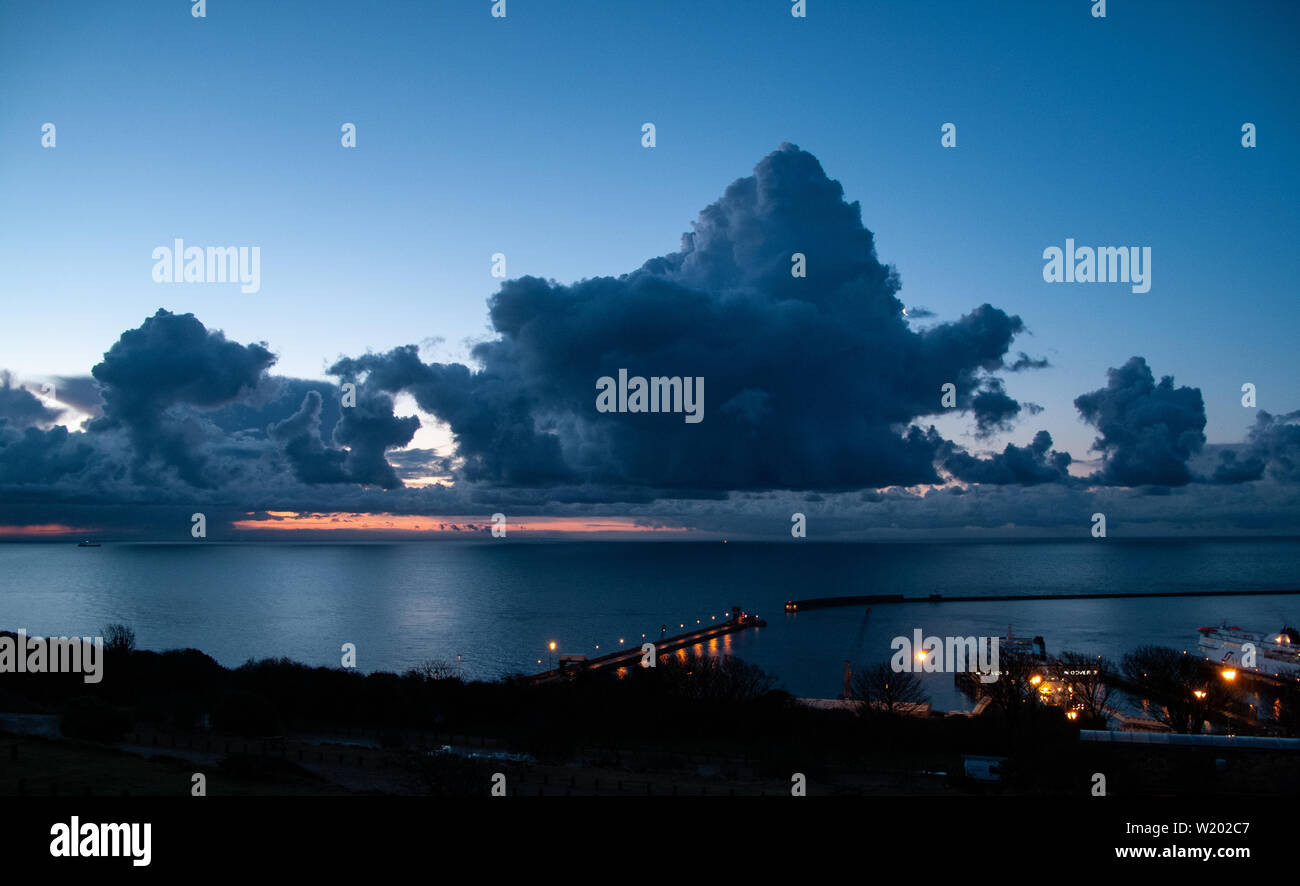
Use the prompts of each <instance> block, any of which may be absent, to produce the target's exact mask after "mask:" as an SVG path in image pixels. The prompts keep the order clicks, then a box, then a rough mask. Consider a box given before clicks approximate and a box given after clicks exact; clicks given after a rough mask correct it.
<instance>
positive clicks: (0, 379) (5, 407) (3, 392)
mask: <svg viewBox="0 0 1300 886" xmlns="http://www.w3.org/2000/svg"><path fill="white" fill-rule="evenodd" d="M62 413H63V410H61V409H51V408H50V407H48V406H46V405H45V404H44V403H42V402H41V400H40V398H38V397H37V396H36V395H35V394H33V393H32V392H31V391H29V390H27V389H26V388H24V387H22V386H18V385H14V383H13V377H12V376H11V375H10V374H9V373H8V372H2V371H0V419H4V420H6V421H8V422H9V423H10V424H12V425H14V426H15V427H20V428H25V427H31V426H35V425H40V426H42V427H44V426H46V425H49V424H51V423H53V422H54V421H55V420H56V419H58V417H59V416H60V415H61V414H62Z"/></svg>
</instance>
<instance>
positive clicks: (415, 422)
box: [308, 387, 420, 489]
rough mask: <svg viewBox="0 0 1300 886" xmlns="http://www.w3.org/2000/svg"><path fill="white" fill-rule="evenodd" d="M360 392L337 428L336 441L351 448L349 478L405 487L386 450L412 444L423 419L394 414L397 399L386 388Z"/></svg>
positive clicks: (354, 480) (387, 485)
mask: <svg viewBox="0 0 1300 886" xmlns="http://www.w3.org/2000/svg"><path fill="white" fill-rule="evenodd" d="M356 394H357V402H356V405H355V406H349V407H346V408H344V409H343V417H342V418H341V419H339V423H338V426H337V427H335V429H334V441H335V442H336V443H339V444H340V445H342V446H345V447H347V449H348V453H347V457H346V459H345V461H344V469H345V470H346V471H347V477H348V479H350V480H352V481H353V482H356V483H365V484H374V485H376V486H380V487H383V488H384V489H393V488H395V487H397V486H401V485H402V481H401V480H400V479H398V477H397V472H396V471H394V470H393V466H392V465H390V464H389V463H388V462H387V460H385V458H384V453H385V452H386V451H387V450H389V449H393V448H396V447H400V446H405V445H406V444H407V443H410V442H411V438H412V437H414V436H415V432H416V431H417V430H418V429H419V427H420V420H419V419H418V418H416V417H415V416H413V415H410V416H406V417H404V418H399V417H398V416H396V415H394V414H393V398H392V397H390V396H389V395H388V394H385V393H383V392H382V391H374V390H372V389H370V388H369V387H361V388H358V389H357V392H356ZM308 396H310V395H308ZM317 408H318V409H319V404H317Z"/></svg>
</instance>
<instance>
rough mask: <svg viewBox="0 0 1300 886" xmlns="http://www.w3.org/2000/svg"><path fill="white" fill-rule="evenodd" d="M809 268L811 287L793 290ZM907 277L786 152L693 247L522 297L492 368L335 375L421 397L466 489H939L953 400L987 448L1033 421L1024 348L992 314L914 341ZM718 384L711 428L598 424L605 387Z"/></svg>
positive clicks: (678, 420)
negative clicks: (940, 419) (1023, 378)
mask: <svg viewBox="0 0 1300 886" xmlns="http://www.w3.org/2000/svg"><path fill="white" fill-rule="evenodd" d="M796 253H800V254H802V255H803V256H804V257H805V259H806V268H807V277H806V278H800V277H795V276H793V275H792V273H791V268H792V256H793V255H795V254H796ZM900 285H901V284H900V282H899V277H898V275H897V273H895V271H894V270H893V269H892V268H891V267H889V266H888V265H885V264H883V263H881V261H880V260H879V259H878V258H877V255H876V250H875V243H874V238H873V236H872V233H871V232H870V231H869V230H867V229H866V228H865V227H863V225H862V220H861V211H860V207H859V206H858V204H857V203H848V202H846V201H845V200H844V193H843V189H842V188H841V186H840V185H839V183H838V182H835V181H833V180H831V179H830V178H828V177H827V176H826V174H825V172H824V171H823V170H822V168H821V165H820V164H819V163H818V162H817V160H816V158H815V157H813V156H812V155H811V154H808V153H807V152H804V151H801V150H799V149H798V148H797V147H795V146H793V145H789V144H786V145H782V146H781V148H780V149H779V150H777V151H776V152H774V153H772V154H770V155H769V156H767V157H766V158H764V159H763V160H762V161H761V162H760V163H759V164H758V165H757V167H755V170H754V174H753V175H752V176H749V177H746V178H742V179H739V180H737V181H735V182H734V183H732V185H731V186H730V187H728V188H727V189H726V191H725V193H724V194H723V196H722V197H721V199H719V200H718V201H717V202H716V203H714V204H712V205H711V206H709V207H707V208H706V209H705V210H704V211H703V212H701V214H700V217H699V220H698V221H697V222H696V223H695V226H694V230H693V231H692V232H691V233H688V234H686V235H684V236H683V238H682V247H681V249H680V250H679V251H677V252H674V253H672V254H670V255H665V256H661V257H659V258H655V259H651V260H650V261H647V262H646V263H645V264H644V265H643V266H642V267H641V268H640V269H638V270H636V271H633V272H631V273H628V274H625V275H623V276H621V277H617V278H614V277H602V278H596V279H590V280H582V281H579V282H577V283H574V284H571V285H563V284H559V283H555V282H553V281H547V280H541V279H538V278H535V277H523V278H520V279H516V280H511V281H508V282H506V283H505V284H503V285H502V287H501V289H500V291H499V292H497V293H496V294H495V295H494V296H492V298H491V299H490V300H489V317H490V319H491V323H492V328H493V330H494V331H495V332H496V334H497V337H496V338H495V339H492V340H490V341H486V342H483V343H481V344H479V345H477V346H476V347H475V348H474V350H473V357H474V359H475V361H476V362H477V364H478V367H477V368H473V369H471V368H470V367H467V366H464V365H461V364H424V363H422V362H421V361H420V359H419V357H418V353H417V349H416V347H415V346H413V345H412V346H407V347H404V348H398V349H395V350H393V351H390V352H388V353H385V354H368V355H365V356H362V357H357V358H350V359H344V360H341V361H339V362H338V363H337V364H336V365H335V366H334V367H333V368H332V369H331V372H333V373H334V374H336V375H338V376H340V377H341V378H345V379H348V380H358V379H364V385H365V387H366V388H367V389H370V390H378V391H384V392H388V393H396V392H398V391H403V390H405V391H409V392H410V393H411V394H413V395H414V396H415V399H416V402H417V403H418V404H419V405H420V407H421V409H423V410H425V411H427V412H429V413H432V414H434V415H436V416H438V417H439V418H440V419H442V420H443V421H446V422H447V423H448V424H449V425H450V427H451V430H452V432H453V434H454V435H455V439H456V444H457V452H458V455H459V456H460V457H461V458H463V459H464V460H465V462H464V464H465V472H466V476H467V477H468V478H469V479H471V480H474V481H479V482H487V483H493V484H500V485H515V486H528V485H539V484H555V483H578V484H597V485H604V486H611V487H627V486H633V487H645V488H652V489H674V490H688V491H689V490H698V491H700V492H701V493H705V492H716V491H718V490H745V489H768V488H787V489H818V490H834V489H850V488H861V487H867V486H871V487H881V486H890V485H914V484H922V483H933V482H938V481H939V477H938V475H937V473H936V472H935V469H934V460H935V456H936V453H937V452H938V449H939V447H940V446H941V444H942V442H943V441H942V439H941V438H940V437H939V436H938V435H937V434H936V433H935V432H934V431H933V430H932V429H929V428H927V427H926V426H925V423H924V421H923V420H924V419H925V417H927V416H930V415H934V414H938V413H939V412H941V410H942V407H941V405H940V392H941V387H942V386H943V385H944V384H945V383H948V382H951V383H953V384H955V385H956V386H957V400H958V407H959V408H961V409H967V410H970V411H971V412H972V413H973V414H974V415H975V417H976V420H977V422H978V423H979V425H980V427H981V428H982V429H988V428H991V427H993V426H1005V423H1006V422H1008V421H1009V420H1010V419H1011V418H1012V417H1014V416H1015V415H1016V414H1017V413H1018V412H1019V411H1020V408H1021V407H1020V404H1018V403H1017V402H1016V401H1015V400H1013V399H1012V398H1011V397H1009V396H1008V395H1007V394H1006V393H1005V391H1004V389H1003V388H1002V386H1001V384H1000V383H999V382H998V381H997V380H996V379H995V377H993V376H992V375H991V374H992V373H993V372H996V371H998V370H1001V369H1004V368H1007V366H1006V364H1005V363H1004V358H1005V356H1006V355H1007V353H1008V349H1009V347H1010V345H1011V343H1012V341H1013V340H1014V338H1015V336H1016V335H1017V334H1018V333H1020V332H1022V331H1023V330H1024V324H1023V323H1022V321H1021V320H1020V318H1019V317H1016V316H1009V315H1007V314H1006V313H1004V312H1003V311H1001V310H999V309H997V308H995V307H993V306H991V305H988V304H984V305H980V306H977V307H975V308H974V309H973V310H971V311H970V312H969V313H968V314H966V315H965V316H963V317H962V318H960V319H959V320H958V321H956V322H953V323H943V324H938V325H935V326H931V327H929V328H927V329H924V330H921V331H916V330H913V329H912V328H911V327H910V326H909V325H908V322H907V319H906V318H905V317H904V316H903V313H902V310H903V304H902V302H901V301H899V299H898V298H897V293H898V291H899V289H900ZM620 369H626V370H627V371H628V374H629V375H642V376H683V377H699V378H703V379H704V390H705V417H704V420H703V421H702V422H701V423H699V424H689V423H686V422H684V421H683V420H682V416H680V415H672V414H657V415H656V414H600V413H598V412H597V411H596V408H595V393H596V387H595V383H596V380H597V379H598V378H599V377H601V376H616V375H617V374H618V370H620Z"/></svg>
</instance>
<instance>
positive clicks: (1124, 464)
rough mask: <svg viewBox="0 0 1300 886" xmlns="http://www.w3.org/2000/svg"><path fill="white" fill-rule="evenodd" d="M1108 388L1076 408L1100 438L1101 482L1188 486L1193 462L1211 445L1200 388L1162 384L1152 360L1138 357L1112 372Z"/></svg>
mask: <svg viewBox="0 0 1300 886" xmlns="http://www.w3.org/2000/svg"><path fill="white" fill-rule="evenodd" d="M1107 376H1108V381H1107V384H1106V387H1104V388H1101V389H1100V390H1096V391H1093V392H1091V393H1088V394H1082V395H1080V396H1079V397H1077V398H1075V401H1074V405H1075V408H1077V409H1078V410H1079V414H1080V415H1081V416H1082V417H1083V419H1084V420H1085V421H1087V422H1088V423H1089V424H1091V425H1093V426H1095V427H1096V428H1097V430H1098V432H1099V433H1100V436H1098V437H1097V439H1096V441H1095V442H1094V443H1093V449H1095V450H1097V451H1098V452H1100V453H1101V455H1102V468H1101V470H1100V471H1099V472H1097V474H1095V475H1094V476H1093V480H1094V481H1095V482H1100V483H1105V484H1110V485H1116V486H1143V485H1148V484H1151V485H1158V486H1182V485H1184V484H1186V483H1188V482H1190V481H1191V480H1192V479H1193V478H1192V474H1191V471H1190V470H1189V469H1188V467H1187V460H1188V459H1189V458H1191V457H1192V456H1193V455H1194V454H1195V453H1197V452H1199V451H1200V449H1201V447H1202V446H1204V445H1205V434H1204V430H1205V403H1204V401H1203V400H1202V399H1201V392H1200V389H1199V388H1189V387H1179V388H1175V387H1174V380H1173V377H1172V376H1168V375H1167V376H1165V377H1163V378H1162V379H1160V382H1159V383H1158V384H1157V383H1156V381H1155V377H1154V376H1153V375H1152V374H1151V369H1150V367H1148V366H1147V363H1146V360H1144V359H1143V358H1141V357H1132V358H1130V359H1129V361H1128V362H1127V363H1125V364H1124V365H1123V366H1121V367H1120V368H1118V369H1110V370H1108V371H1107Z"/></svg>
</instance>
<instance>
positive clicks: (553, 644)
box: [551, 640, 555, 652]
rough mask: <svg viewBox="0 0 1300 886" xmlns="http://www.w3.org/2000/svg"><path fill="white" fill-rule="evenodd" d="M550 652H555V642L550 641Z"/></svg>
mask: <svg viewBox="0 0 1300 886" xmlns="http://www.w3.org/2000/svg"><path fill="white" fill-rule="evenodd" d="M551 651H552V652H554V651H555V641H554V640H552V641H551Z"/></svg>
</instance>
